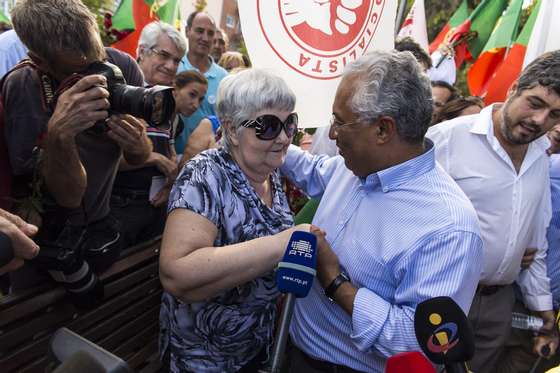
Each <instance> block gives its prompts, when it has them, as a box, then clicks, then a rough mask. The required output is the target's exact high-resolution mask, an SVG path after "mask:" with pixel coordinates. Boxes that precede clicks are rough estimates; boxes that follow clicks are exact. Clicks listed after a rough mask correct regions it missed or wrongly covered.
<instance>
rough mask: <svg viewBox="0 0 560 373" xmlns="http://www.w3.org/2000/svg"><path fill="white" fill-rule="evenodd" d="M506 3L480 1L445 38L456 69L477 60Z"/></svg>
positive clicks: (505, 1) (502, 0) (497, 0)
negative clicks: (466, 61)
mask: <svg viewBox="0 0 560 373" xmlns="http://www.w3.org/2000/svg"><path fill="white" fill-rule="evenodd" d="M507 2H508V1H507V0H482V2H481V3H480V4H479V5H478V6H477V7H476V9H475V10H474V11H473V12H472V13H471V15H470V16H469V18H467V20H466V21H464V22H463V23H462V24H461V25H459V26H457V27H455V29H454V30H453V32H450V33H449V34H448V36H446V38H445V40H444V44H445V45H446V46H447V47H449V48H451V49H453V50H454V51H455V64H456V65H457V68H459V67H460V66H461V65H462V64H463V62H464V61H465V60H472V59H476V58H478V56H479V55H480V52H482V50H483V49H484V46H485V45H486V43H487V42H488V39H489V38H490V35H491V34H492V30H493V29H494V25H495V24H496V21H497V20H498V18H500V16H501V15H502V12H503V11H504V9H505V8H506V5H507Z"/></svg>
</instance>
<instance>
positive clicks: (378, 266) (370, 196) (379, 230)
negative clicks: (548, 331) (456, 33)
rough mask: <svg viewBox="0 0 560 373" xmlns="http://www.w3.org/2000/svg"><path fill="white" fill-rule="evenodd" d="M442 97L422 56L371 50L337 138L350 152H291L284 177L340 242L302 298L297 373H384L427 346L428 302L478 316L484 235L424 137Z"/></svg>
mask: <svg viewBox="0 0 560 373" xmlns="http://www.w3.org/2000/svg"><path fill="white" fill-rule="evenodd" d="M430 97H431V90H430V82H429V80H428V78H427V77H426V76H425V75H424V74H423V73H422V72H421V67H420V65H419V64H418V62H417V61H416V60H415V59H414V57H413V55H412V54H411V53H410V52H396V51H393V52H381V51H376V52H373V53H370V54H368V55H365V56H363V57H361V58H360V59H359V60H357V61H355V62H354V63H352V64H350V65H349V66H348V67H347V70H346V71H345V73H344V75H343V78H342V81H341V82H340V85H339V87H338V90H337V93H336V97H335V101H334V104H333V117H332V120H331V128H330V137H331V138H332V139H334V140H336V143H337V146H338V148H339V150H340V156H336V157H332V158H329V157H328V156H312V155H311V154H309V153H306V152H303V151H301V150H300V149H298V148H297V147H294V146H292V147H290V149H289V150H288V154H287V157H286V161H285V163H284V166H283V167H282V171H283V172H284V173H286V174H287V175H288V177H289V178H291V179H292V180H293V181H294V182H295V183H296V185H297V186H298V187H300V188H302V189H303V190H305V191H306V192H307V193H308V194H309V195H310V196H311V197H313V198H321V203H320V206H319V208H318V210H317V213H316V215H315V217H314V219H313V224H314V225H316V226H318V227H320V228H321V229H322V230H323V231H325V232H326V240H327V241H328V243H326V244H323V245H320V247H319V256H318V280H319V281H315V282H314V284H313V288H312V290H311V292H310V294H309V296H308V297H307V298H303V299H298V301H297V302H296V307H295V310H294V318H293V320H292V324H291V327H290V336H291V340H292V345H291V346H290V349H289V355H290V360H291V362H290V364H291V371H292V372H297V371H306V372H309V373H311V372H335V371H336V372H383V371H384V367H385V361H386V359H387V358H388V357H390V356H392V355H394V354H397V353H399V352H403V351H411V350H419V346H418V343H417V341H416V336H415V333H414V326H413V320H414V312H415V309H416V306H417V304H418V303H420V302H422V301H424V300H426V299H430V298H432V297H436V296H450V297H452V298H453V299H454V300H455V301H456V302H457V303H458V304H459V305H460V306H461V308H462V309H463V310H464V311H465V312H468V310H469V307H470V304H471V301H472V298H473V295H474V292H475V289H476V285H477V283H478V279H479V276H480V269H481V253H482V240H481V237H480V231H479V228H478V222H477V219H476V213H475V211H474V209H473V207H472V205H471V203H470V202H469V200H468V199H467V198H466V196H465V195H464V193H463V192H462V191H461V190H460V189H459V187H458V186H457V185H456V184H455V183H454V182H453V180H452V179H451V178H450V177H449V176H448V175H447V174H446V173H445V172H444V171H443V170H442V168H441V167H440V166H438V165H437V164H436V162H435V155H434V148H433V143H432V142H431V141H429V140H427V141H425V139H424V134H425V133H426V130H427V129H428V126H429V124H430V118H431V115H432V106H431V102H430ZM320 242H323V241H320Z"/></svg>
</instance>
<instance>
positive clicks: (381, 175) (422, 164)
mask: <svg viewBox="0 0 560 373" xmlns="http://www.w3.org/2000/svg"><path fill="white" fill-rule="evenodd" d="M424 146H425V147H426V151H425V152H424V153H422V154H421V155H419V156H417V157H415V158H412V159H409V160H408V161H406V162H403V163H400V164H398V165H395V166H393V167H389V168H386V169H384V170H381V171H378V172H375V173H373V174H371V175H368V177H367V178H366V179H365V181H364V182H363V183H364V184H365V185H366V186H371V187H373V188H376V187H377V185H379V186H380V188H381V190H382V191H383V192H384V193H387V192H389V191H391V190H395V189H397V188H398V187H399V186H401V185H402V184H404V183H406V182H408V181H410V180H413V179H415V178H417V177H418V176H420V175H423V174H425V173H426V172H429V171H431V170H432V169H433V168H434V167H435V163H436V161H435V154H434V143H433V142H432V140H430V139H428V138H426V139H424Z"/></svg>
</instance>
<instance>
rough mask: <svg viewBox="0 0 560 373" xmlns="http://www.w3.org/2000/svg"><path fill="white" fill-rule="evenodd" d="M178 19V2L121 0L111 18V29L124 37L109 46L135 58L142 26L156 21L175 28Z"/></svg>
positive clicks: (165, 0)
mask: <svg viewBox="0 0 560 373" xmlns="http://www.w3.org/2000/svg"><path fill="white" fill-rule="evenodd" d="M178 19H179V1H178V0H123V1H122V2H121V4H120V5H119V7H118V8H117V10H116V11H115V14H114V15H113V17H112V18H111V23H112V25H111V28H112V29H113V30H116V31H117V32H121V33H124V34H123V35H124V37H123V38H122V39H120V40H119V41H117V42H116V43H114V44H113V45H111V46H112V47H113V48H117V49H120V50H122V51H124V52H127V53H129V54H130V55H131V56H133V57H136V48H137V47H138V39H139V38H140V33H141V32H142V29H143V28H144V26H146V25H147V24H148V23H150V22H152V21H156V20H160V21H162V22H166V23H169V24H171V25H174V26H175V25H176V24H177V20H178Z"/></svg>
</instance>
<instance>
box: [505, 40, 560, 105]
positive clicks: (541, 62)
mask: <svg viewBox="0 0 560 373" xmlns="http://www.w3.org/2000/svg"><path fill="white" fill-rule="evenodd" d="M537 85H540V86H543V87H546V88H548V89H552V90H553V91H554V92H555V93H556V94H557V95H560V50H556V51H553V52H548V53H545V54H543V55H542V56H540V57H539V58H537V59H536V60H534V61H533V62H531V63H530V64H529V66H527V67H526V68H525V70H523V72H521V75H520V76H519V79H518V80H517V89H516V94H519V93H521V92H522V91H524V90H526V89H531V88H534V87H536V86H537Z"/></svg>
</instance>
